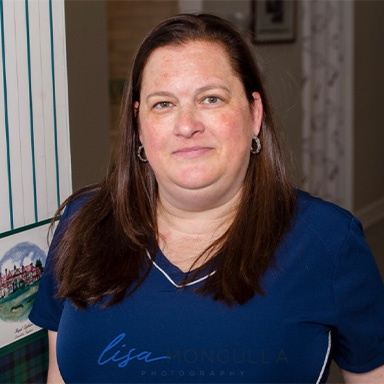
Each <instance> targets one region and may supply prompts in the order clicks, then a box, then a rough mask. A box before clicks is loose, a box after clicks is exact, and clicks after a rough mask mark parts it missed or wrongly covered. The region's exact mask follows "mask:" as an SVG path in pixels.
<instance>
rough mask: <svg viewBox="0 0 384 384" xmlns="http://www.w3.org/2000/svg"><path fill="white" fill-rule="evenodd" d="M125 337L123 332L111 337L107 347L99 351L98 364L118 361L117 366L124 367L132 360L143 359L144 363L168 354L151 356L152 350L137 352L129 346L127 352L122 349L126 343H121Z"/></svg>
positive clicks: (165, 357)
mask: <svg viewBox="0 0 384 384" xmlns="http://www.w3.org/2000/svg"><path fill="white" fill-rule="evenodd" d="M124 338H125V333H121V334H120V335H119V336H117V337H116V338H115V339H113V340H112V341H111V342H110V343H109V344H108V345H107V347H106V348H105V349H104V351H103V352H101V354H100V356H99V359H98V360H97V362H98V364H99V365H105V364H108V363H111V362H113V363H118V364H117V366H118V367H119V368H124V367H126V366H127V364H128V363H129V362H130V361H132V360H139V361H142V360H144V361H145V362H146V363H152V362H153V361H157V360H168V359H171V357H170V356H158V357H152V352H149V351H143V352H137V351H136V348H131V349H130V350H129V351H128V352H127V353H126V352H125V351H123V350H124V349H126V348H127V345H126V344H124V343H122V342H123V340H124Z"/></svg>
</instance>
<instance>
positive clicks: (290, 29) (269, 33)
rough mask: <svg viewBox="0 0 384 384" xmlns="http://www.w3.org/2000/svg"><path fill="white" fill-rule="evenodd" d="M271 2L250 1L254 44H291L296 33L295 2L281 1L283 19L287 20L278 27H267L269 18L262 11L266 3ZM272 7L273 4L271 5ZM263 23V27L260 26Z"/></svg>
mask: <svg viewBox="0 0 384 384" xmlns="http://www.w3.org/2000/svg"><path fill="white" fill-rule="evenodd" d="M268 1H271V2H272V0H252V5H251V7H252V35H253V41H254V42H255V43H256V44H271V43H292V42H294V41H295V40H296V33H297V1H296V0H281V4H282V5H283V7H284V12H285V17H287V18H288V20H286V21H285V22H283V23H282V24H281V25H280V26H279V25H277V26H274V28H272V26H271V25H268V19H269V18H270V17H271V16H270V15H268V14H267V13H265V12H262V11H263V8H265V7H266V6H267V2H268ZM272 5H273V4H272ZM260 23H263V24H264V26H260Z"/></svg>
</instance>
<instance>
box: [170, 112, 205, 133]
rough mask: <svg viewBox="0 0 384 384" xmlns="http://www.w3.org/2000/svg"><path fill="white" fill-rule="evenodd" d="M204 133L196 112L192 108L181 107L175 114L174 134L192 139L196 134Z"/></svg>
mask: <svg viewBox="0 0 384 384" xmlns="http://www.w3.org/2000/svg"><path fill="white" fill-rule="evenodd" d="M203 131H204V124H203V122H202V121H201V118H200V116H199V113H198V111H196V108H194V107H192V106H184V107H181V108H180V109H179V110H178V112H177V117H176V121H175V127H174V132H175V134H176V135H180V136H184V137H192V136H193V135H195V134H196V133H199V132H200V133H201V132H203Z"/></svg>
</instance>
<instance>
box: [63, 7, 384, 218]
mask: <svg viewBox="0 0 384 384" xmlns="http://www.w3.org/2000/svg"><path fill="white" fill-rule="evenodd" d="M113 3H115V4H116V2H113ZM120 3H121V4H120V5H121V6H122V7H123V8H124V9H123V8H122V9H121V10H120V14H119V12H117V14H116V12H115V13H113V12H112V13H111V9H109V11H108V12H107V10H106V2H105V1H66V26H67V54H68V78H69V112H70V126H71V145H72V166H73V184H74V189H76V188H78V187H79V186H82V185H85V184H88V183H91V182H95V181H98V180H100V179H101V178H102V177H103V175H104V173H105V170H106V165H107V162H108V157H109V151H110V136H109V135H110V129H109V127H110V122H109V106H108V104H109V97H108V82H109V81H110V80H112V81H114V80H117V81H118V82H119V81H121V80H123V79H124V78H125V77H126V74H127V73H128V69H129V68H128V67H129V65H130V62H131V57H132V54H133V52H134V49H135V47H136V46H137V44H138V43H139V41H140V39H141V38H142V36H143V35H144V33H145V32H146V31H147V30H148V29H149V28H150V27H151V26H152V25H154V24H155V23H157V22H158V21H159V20H161V19H163V18H164V17H166V16H169V15H171V14H175V13H177V12H178V2H177V1H176V0H167V1H153V0H152V1H144V0H143V1H140V2H137V1H134V2H130V1H128V2H126V1H123V2H120ZM198 3H200V4H201V6H202V9H203V11H205V12H213V13H217V14H219V15H221V16H225V17H229V15H230V14H233V13H234V12H236V11H237V10H240V11H242V12H246V11H247V2H245V1H219V0H215V1H212V0H204V1H203V0H202V1H199V2H198ZM128 4H129V5H130V6H129V7H127V5H128ZM108 6H110V4H108ZM298 11H299V10H298ZM298 14H299V12H298ZM383 14H384V2H380V1H369V0H368V1H365V0H364V1H357V2H356V3H355V37H354V38H355V60H354V67H355V68H354V69H355V74H354V83H355V84H354V88H355V95H354V97H355V110H354V120H355V121H354V125H355V126H354V129H355V133H354V142H355V147H354V175H353V176H354V211H359V210H361V209H362V208H364V207H366V206H369V204H372V203H374V202H375V201H377V200H378V199H380V198H382V197H383V196H384V177H383V173H384V172H383V170H384V150H382V147H383V143H384V129H382V127H381V123H382V121H384V116H383V115H384V97H383V96H382V89H383V86H384V72H383V68H384V53H383V49H382V47H383V46H384V26H383V25H382V20H381V19H382V17H381V16H382V15H383ZM119 15H120V16H121V17H120V20H117V19H119ZM107 17H108V20H109V22H110V31H109V33H110V36H109V62H108V55H107V52H108V48H107V46H108V44H107V26H106V20H107ZM124 17H126V18H127V17H128V18H129V19H127V20H128V22H127V21H125V20H124ZM111 18H112V19H113V18H115V20H113V21H111ZM116 18H117V19H116ZM229 18H230V17H229ZM143 20H144V21H143ZM111 22H113V25H111ZM119 23H120V24H122V25H123V26H124V29H123V32H118V28H116V27H117V26H118V24H119ZM297 25H298V27H300V22H299V19H298V21H297ZM300 35H301V34H300V30H298V31H297V33H296V40H295V42H293V43H284V44H265V45H257V46H256V47H255V49H256V53H257V55H259V56H260V59H261V62H262V64H263V67H264V70H265V74H266V77H267V88H268V91H269V93H270V96H271V99H272V102H273V105H274V106H275V109H276V115H277V120H278V123H279V128H280V131H281V133H282V138H283V143H285V144H287V145H286V147H287V148H290V149H291V151H292V153H293V155H294V159H295V165H296V167H295V168H296V169H297V172H296V174H300V169H301V154H302V153H301V124H302V121H301V117H302V111H301V99H300V97H301V92H300V86H301V40H300ZM108 72H109V74H108ZM108 76H109V78H108ZM111 108H112V118H113V119H114V118H115V117H116V116H114V115H116V114H115V113H114V112H113V111H114V110H116V109H118V107H117V106H116V104H115V105H111ZM114 121H115V120H113V122H112V124H111V126H113V125H114ZM297 180H300V178H299V177H298V178H297Z"/></svg>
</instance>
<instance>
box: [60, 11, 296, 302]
mask: <svg viewBox="0 0 384 384" xmlns="http://www.w3.org/2000/svg"><path fill="white" fill-rule="evenodd" d="M189 41H208V42H212V43H217V44H221V45H222V46H223V47H225V49H226V51H227V53H228V57H229V58H230V62H231V65H232V67H233V70H234V72H235V73H236V74H237V75H238V76H239V78H240V79H241V81H242V83H243V85H244V88H245V91H246V94H247V95H248V96H249V101H250V102H251V101H252V100H253V99H252V93H253V92H255V91H256V92H259V94H260V95H261V98H262V100H263V107H264V112H263V114H264V115H263V121H262V126H261V131H260V135H259V138H260V141H261V145H262V150H261V152H260V154H259V155H257V156H254V155H253V156H251V159H250V162H249V167H248V170H247V174H246V178H245V181H244V188H243V193H242V197H241V201H240V204H239V208H238V211H237V214H236V216H235V218H234V221H233V223H232V224H231V226H230V227H229V229H228V230H227V231H226V233H225V234H224V235H223V236H222V237H221V238H220V239H218V240H216V241H215V242H214V244H212V245H211V247H209V250H210V251H211V253H212V257H211V258H210V259H209V261H207V262H206V263H205V264H204V265H203V266H202V267H200V268H198V269H197V270H196V271H195V272H193V273H191V274H190V278H192V277H194V276H196V275H197V274H199V273H200V272H201V271H202V269H203V268H207V267H208V268H209V269H211V270H213V269H215V270H216V273H215V274H214V275H212V276H211V277H210V278H209V279H207V280H206V281H205V282H204V284H203V285H202V286H200V288H199V289H198V292H199V293H200V294H202V295H210V296H212V297H213V298H214V299H215V300H221V301H224V302H226V303H227V304H228V305H233V304H235V303H240V304H242V303H245V302H247V301H248V300H250V299H251V298H252V297H253V296H254V295H255V294H263V289H262V286H261V280H262V277H263V275H264V273H265V271H266V270H267V268H268V267H270V266H271V263H272V262H273V259H274V253H275V251H276V249H277V247H278V245H279V244H280V242H281V240H282V238H283V236H284V234H285V233H286V232H287V231H288V229H289V227H290V223H291V220H292V217H293V214H294V212H295V207H296V200H295V193H294V191H293V188H292V187H291V185H290V183H289V181H288V179H287V176H286V173H285V168H284V164H283V162H282V155H281V151H280V145H279V142H278V138H277V136H276V132H275V129H274V123H273V119H272V111H271V108H270V105H269V102H268V99H267V95H266V92H265V89H264V86H263V84H262V80H261V74H260V70H259V68H258V64H257V63H256V60H255V58H254V53H253V48H252V46H251V45H249V43H247V42H246V41H245V39H244V38H243V37H242V36H241V34H240V33H239V32H238V30H237V29H236V28H235V27H234V26H233V25H232V24H231V23H229V22H227V21H225V20H223V19H221V18H219V17H216V16H212V15H205V14H199V15H179V16H174V17H171V18H169V19H167V20H165V21H163V22H162V23H161V24H159V25H158V26H156V27H155V28H154V29H153V30H152V31H151V32H150V33H149V34H148V35H147V36H146V38H145V39H144V41H143V42H142V44H141V46H140V47H139V49H138V51H137V54H136V58H135V61H134V64H133V68H132V71H131V76H130V79H129V83H128V86H127V87H126V90H125V95H124V99H123V103H122V107H121V119H120V139H119V141H118V143H119V147H118V149H117V156H116V159H115V160H114V161H112V162H111V164H110V167H109V170H108V174H107V176H106V178H105V179H104V181H103V182H101V183H100V184H97V185H93V186H91V187H88V188H85V189H83V190H80V191H78V192H77V193H75V194H73V195H72V196H71V197H70V198H69V199H67V201H66V202H64V203H63V205H62V206H61V207H60V209H59V211H58V212H61V211H62V209H63V208H64V207H65V206H66V205H68V204H69V203H70V202H72V201H74V200H76V199H78V198H79V197H80V196H82V195H86V196H87V198H86V202H85V203H84V204H83V205H82V207H81V208H80V210H79V211H78V212H76V213H75V215H74V218H72V219H71V223H70V225H68V227H67V228H66V230H65V232H64V233H63V234H62V235H60V236H59V237H57V241H55V242H54V244H52V247H53V249H54V252H53V253H54V255H55V258H56V259H55V262H56V277H57V280H58V281H59V290H58V296H59V297H61V298H70V299H71V300H72V301H73V303H74V304H75V305H77V306H80V307H82V308H86V306H87V304H92V303H96V302H98V301H100V300H101V299H102V298H104V297H105V296H106V295H109V297H110V300H109V301H108V305H112V304H115V303H117V302H119V301H121V300H122V299H123V298H124V297H125V296H126V295H129V294H132V293H133V292H134V290H135V289H137V288H138V287H139V286H140V284H141V282H142V281H143V280H144V279H145V277H146V275H147V273H148V272H149V269H150V266H151V263H150V262H149V260H148V257H147V256H146V249H148V247H149V248H150V249H149V252H150V253H151V255H152V257H153V258H154V257H155V254H156V247H157V245H156V241H154V240H156V239H157V238H158V232H157V224H156V204H157V197H158V194H157V183H156V179H155V176H154V173H153V171H152V169H151V166H150V165H149V164H148V163H142V162H140V161H139V159H138V157H137V149H138V147H139V145H140V142H139V137H138V125H137V119H136V117H135V116H134V113H133V103H134V102H135V101H140V88H141V82H142V75H143V70H144V67H145V65H146V62H147V60H148V57H149V56H150V54H151V53H152V52H153V51H154V50H155V49H157V48H159V47H163V46H167V45H181V44H185V43H188V42H189ZM218 65H220V63H218ZM105 271H108V273H106V272H105ZM191 276H192V277H191Z"/></svg>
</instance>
